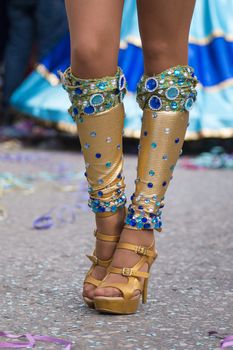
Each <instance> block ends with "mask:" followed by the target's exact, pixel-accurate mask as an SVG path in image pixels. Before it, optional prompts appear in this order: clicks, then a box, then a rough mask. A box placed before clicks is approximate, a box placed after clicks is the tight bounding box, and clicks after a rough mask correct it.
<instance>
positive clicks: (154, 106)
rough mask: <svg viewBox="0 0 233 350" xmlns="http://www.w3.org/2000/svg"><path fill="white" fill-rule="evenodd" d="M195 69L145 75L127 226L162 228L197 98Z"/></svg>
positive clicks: (139, 95) (140, 93) (179, 68)
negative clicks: (169, 186)
mask: <svg viewBox="0 0 233 350" xmlns="http://www.w3.org/2000/svg"><path fill="white" fill-rule="evenodd" d="M196 85H197V78H196V77H195V75H194V71H193V68H191V67H189V66H176V67H172V68H170V69H167V70H165V71H164V72H162V73H161V74H158V75H155V76H150V77H148V76H146V75H143V76H142V78H141V80H140V82H139V84H138V87H137V102H138V103H139V105H140V107H141V109H143V118H142V129H141V136H140V146H139V158H138V168H137V179H136V181H135V183H136V188H135V193H134V195H133V196H132V197H131V200H132V204H130V206H129V209H128V215H127V218H126V226H128V227H131V228H134V229H155V230H158V231H161V228H162V220H161V209H162V207H163V206H164V204H163V200H164V195H165V192H166V190H167V188H168V185H169V182H170V180H171V178H172V173H173V170H174V168H175V165H176V162H177V159H178V157H179V155H180V151H181V147H182V145H183V141H184V136H185V132H186V128H187V126H188V118H189V113H188V112H189V110H190V109H191V108H192V106H193V104H194V102H195V100H196V95H197V92H196V89H195V88H196Z"/></svg>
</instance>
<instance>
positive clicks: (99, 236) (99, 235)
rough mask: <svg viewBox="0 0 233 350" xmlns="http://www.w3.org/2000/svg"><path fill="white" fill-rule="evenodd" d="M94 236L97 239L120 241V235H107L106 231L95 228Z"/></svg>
mask: <svg viewBox="0 0 233 350" xmlns="http://www.w3.org/2000/svg"><path fill="white" fill-rule="evenodd" d="M94 236H95V238H96V239H99V240H101V241H104V242H118V241H119V238H120V235H112V236H110V235H105V234H104V233H100V232H98V231H97V229H96V230H94Z"/></svg>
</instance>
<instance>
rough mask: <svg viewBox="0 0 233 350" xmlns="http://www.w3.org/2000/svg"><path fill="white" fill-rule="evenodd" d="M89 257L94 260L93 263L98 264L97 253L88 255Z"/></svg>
mask: <svg viewBox="0 0 233 350" xmlns="http://www.w3.org/2000/svg"><path fill="white" fill-rule="evenodd" d="M87 257H88V259H90V260H91V262H93V264H95V265H98V258H97V257H96V256H95V255H87Z"/></svg>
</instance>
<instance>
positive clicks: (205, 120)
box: [0, 0, 233, 155]
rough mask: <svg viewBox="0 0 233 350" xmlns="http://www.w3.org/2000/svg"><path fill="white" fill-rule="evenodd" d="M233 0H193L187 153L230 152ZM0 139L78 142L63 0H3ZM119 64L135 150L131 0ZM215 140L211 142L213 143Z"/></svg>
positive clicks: (136, 53) (136, 55)
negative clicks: (194, 89)
mask: <svg viewBox="0 0 233 350" xmlns="http://www.w3.org/2000/svg"><path fill="white" fill-rule="evenodd" d="M232 13H233V0H197V1H196V7H195V11H194V16H193V20H192V25H191V30H190V39H189V64H190V65H191V66H193V67H194V68H195V71H196V75H197V76H198V79H199V82H200V83H199V87H198V102H197V103H196V105H195V107H194V109H193V110H192V111H191V115H190V125H189V128H188V131H187V135H186V141H187V142H186V143H185V146H184V153H185V154H196V155H197V154H200V153H201V152H209V151H211V150H212V149H213V147H214V153H215V155H216V153H217V154H221V153H225V152H226V153H228V154H229V153H231V152H232V137H233V118H232V116H233V65H232V59H233V22H232V15H231V14H232ZM0 16H1V17H0V26H1V27H0V102H1V107H0V141H1V142H3V141H7V140H9V139H10V140H11V139H15V138H16V139H20V140H21V142H22V143H23V144H24V145H26V144H30V145H34V146H39V145H40V144H41V143H42V144H43V147H45V148H46V145H47V146H48V147H55V148H57V147H60V148H64V149H68V148H69V149H70V148H71V149H73V148H74V149H77V147H79V146H78V142H76V126H75V124H74V122H73V121H72V119H71V117H70V116H69V115H68V113H67V109H68V106H69V100H68V97H67V95H66V94H65V93H64V91H63V89H62V87H61V85H60V81H59V76H58V71H59V70H62V71H64V70H65V69H66V68H67V67H68V66H69V54H70V47H69V34H68V26H67V20H66V14H65V7H64V0H49V1H46V0H2V1H1V12H0ZM119 65H120V66H121V67H122V68H123V70H124V72H125V74H126V77H127V79H128V87H129V93H128V95H127V97H126V99H125V106H126V120H125V145H126V148H125V149H126V150H130V151H131V150H132V151H133V152H134V150H136V147H135V145H137V142H138V138H139V135H140V126H141V111H140V110H139V108H138V106H137V104H136V102H135V90H136V84H137V82H138V80H139V78H140V76H141V74H142V73H143V55H142V49H141V41H140V36H139V31H138V23H137V13H136V1H135V0H126V1H125V8H124V15H123V21H122V31H121V44H120V50H119ZM216 147H217V148H216Z"/></svg>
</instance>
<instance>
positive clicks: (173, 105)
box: [170, 101, 178, 109]
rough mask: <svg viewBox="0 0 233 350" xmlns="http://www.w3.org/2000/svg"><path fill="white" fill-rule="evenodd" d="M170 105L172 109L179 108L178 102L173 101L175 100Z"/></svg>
mask: <svg viewBox="0 0 233 350" xmlns="http://www.w3.org/2000/svg"><path fill="white" fill-rule="evenodd" d="M170 106H171V109H177V107H178V104H177V103H176V102H174V101H173V102H171V103H170Z"/></svg>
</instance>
